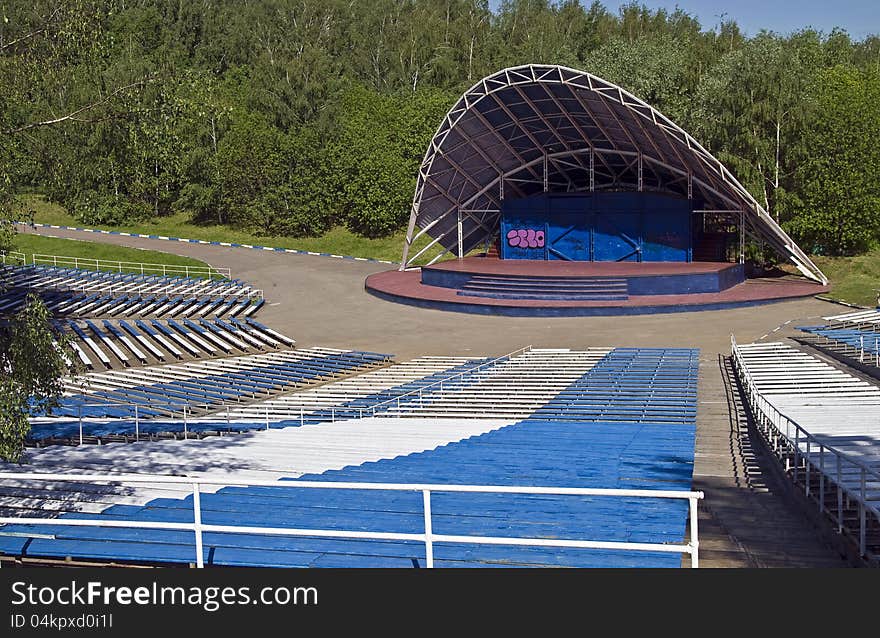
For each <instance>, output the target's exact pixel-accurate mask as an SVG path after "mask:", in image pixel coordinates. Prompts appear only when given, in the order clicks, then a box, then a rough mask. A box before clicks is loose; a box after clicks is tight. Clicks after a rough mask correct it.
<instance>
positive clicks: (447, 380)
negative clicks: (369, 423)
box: [368, 345, 532, 416]
mask: <svg viewBox="0 0 880 638" xmlns="http://www.w3.org/2000/svg"><path fill="white" fill-rule="evenodd" d="M531 349H532V346H531V345H528V346H525V347H522V348H519V349H517V350H514V351H513V352H509V353H507V354H505V355H501V356H500V357H496V358H494V359H492V360H490V361H485V362H483V363H481V364H479V365H476V366H474V367H473V368H468V369H467V370H462V371H461V372H458V373H456V374H453V375H451V376H448V377H444V378H443V379H440V380H439V381H434V382H433V383H429V384H428V385H425V386H421V387H419V388H416V389H415V390H410V391H409V392H405V393H403V394H401V395H399V396H396V397H394V398H392V399H388V400H387V401H382V402H380V403H376V404H374V405H372V406H370V407H369V408H368V410H370V413H371V416H375V415H376V408H379V407H380V406H384V405H391V404H394V403H396V404H397V408H398V409H400V400H401V399H403V398H404V397H414V396H416V395H418V397H419V401H420V402H421V400H422V394H423V393H424V391H425V390H429V388H434V387H436V388H438V389H439V390H440V392H442V391H443V384H444V383H446V384H451V382H452V380H453V379H463V378H464V377H466V376H469V375H472V374H474V373H476V372H477V371H478V370H482V369H483V368H488V367H492V366H496V365H498V364H499V363H503V362H505V361H509V360H510V359H512V358H514V357H515V356H517V355H520V354H525V353H526V352H529V351H531Z"/></svg>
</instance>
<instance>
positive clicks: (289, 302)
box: [28, 229, 840, 358]
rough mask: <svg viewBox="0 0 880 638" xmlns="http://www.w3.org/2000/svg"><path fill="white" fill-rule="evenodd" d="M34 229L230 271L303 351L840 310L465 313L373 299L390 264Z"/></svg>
mask: <svg viewBox="0 0 880 638" xmlns="http://www.w3.org/2000/svg"><path fill="white" fill-rule="evenodd" d="M28 232H37V233H38V234H44V235H53V236H56V237H65V238H70V239H82V240H87V241H100V242H102V243H111V244H117V245H121V246H131V247H135V248H148V249H152V250H161V251H165V252H170V253H174V254H179V255H184V256H187V257H194V258H196V259H200V260H202V261H206V262H208V263H210V264H211V265H213V266H226V267H229V268H230V269H231V270H232V275H233V277H240V278H243V279H246V280H248V281H249V282H251V283H253V284H254V285H256V286H257V287H259V288H262V289H263V290H264V292H265V296H266V300H267V306H268V307H266V308H265V309H264V310H261V311H260V313H259V317H258V318H259V319H260V320H263V321H264V322H265V323H267V324H270V325H271V326H273V327H274V328H276V329H280V331H281V332H283V333H285V334H289V335H290V336H291V337H293V338H294V339H296V340H297V344H298V345H301V346H303V347H308V346H312V345H323V346H328V347H340V348H346V347H352V348H361V349H365V350H374V351H377V352H389V353H394V354H397V355H398V356H400V357H406V358H408V357H414V356H420V355H469V354H479V355H484V354H485V355H499V354H505V353H507V352H511V351H513V350H516V349H518V348H521V347H522V346H525V345H529V344H531V345H533V346H535V347H572V348H585V347H590V346H668V347H698V348H700V349H701V350H704V351H705V352H706V353H707V354H713V353H718V352H727V351H729V349H730V334H731V332H732V333H734V334H735V335H736V338H737V339H738V340H740V341H742V342H749V341H753V340H755V339H757V338H759V337H761V336H762V335H764V334H766V333H767V332H769V331H771V330H773V329H774V328H776V327H777V326H779V325H780V324H783V323H784V322H786V321H789V320H791V319H798V320H805V319H808V318H813V319H815V318H817V317H819V316H820V315H822V314H828V312H829V311H833V310H836V309H839V308H840V306H837V305H834V304H830V303H827V302H823V301H819V300H816V299H813V298H807V299H800V300H794V301H787V302H782V303H777V304H769V305H764V306H755V307H750V308H738V309H732V310H716V311H703V312H693V313H672V314H658V315H639V316H632V317H545V318H530V317H492V316H481V315H464V314H458V313H452V312H445V311H442V310H426V309H422V308H415V307H411V306H405V305H401V304H394V303H389V302H387V301H383V300H381V299H377V298H375V297H373V296H371V295H369V294H367V293H366V292H365V291H364V279H365V278H366V277H367V275H369V274H371V273H374V272H379V271H382V270H387V269H389V268H391V267H392V266H388V265H386V264H377V263H370V262H359V261H350V260H342V259H333V258H329V257H317V256H312V255H295V254H285V253H272V252H263V251H255V250H252V249H247V248H229V247H223V246H210V245H202V244H188V243H177V242H168V241H161V240H155V239H142V238H134V237H122V236H118V235H97V234H92V233H85V232H81V231H70V230H68V231H64V230H58V229H37V230H36V231H33V230H30V231H28ZM795 323H797V322H795ZM774 338H775V337H774Z"/></svg>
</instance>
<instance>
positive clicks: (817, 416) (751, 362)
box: [733, 343, 880, 553]
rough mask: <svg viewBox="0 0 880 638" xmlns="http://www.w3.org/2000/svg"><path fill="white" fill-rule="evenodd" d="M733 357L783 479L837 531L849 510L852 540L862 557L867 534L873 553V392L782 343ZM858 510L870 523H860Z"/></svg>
mask: <svg viewBox="0 0 880 638" xmlns="http://www.w3.org/2000/svg"><path fill="white" fill-rule="evenodd" d="M733 354H734V361H735V362H736V365H737V371H738V374H739V375H740V379H741V381H742V383H743V386H744V387H745V388H746V391H747V397H748V399H749V402H750V405H751V407H752V409H753V411H754V412H755V415H756V420H757V422H758V425H759V428H760V429H761V431H762V433H763V434H764V437H765V438H766V439H767V441H768V443H769V445H770V446H771V448H772V449H773V451H774V452H775V453H776V454H777V456H779V458H780V460H781V461H782V462H783V463H784V465H785V467H786V470H788V471H789V473H790V476H792V477H793V478H794V480H795V481H796V482H802V483H803V484H804V487H805V489H806V492H807V494H808V495H810V496H813V497H815V498H816V500H817V501H819V504H820V507H822V508H823V510H824V511H826V513H828V514H829V516H831V517H832V519H835V520H837V521H838V524H839V525H840V527H841V528H842V529H846V528H847V527H848V525H850V524H853V520H852V519H850V518H848V513H847V511H846V510H849V509H851V507H853V508H855V509H856V510H857V513H856V514H855V517H856V520H855V522H854V525H855V529H854V531H853V532H852V535H853V536H854V537H856V538H858V537H859V536H862V541H861V543H862V545H863V547H862V548H861V549H862V551H863V553H865V552H868V551H870V547H867V548H866V547H865V543H866V542H867V543H868V544H870V542H871V540H872V536H871V535H872V534H873V543H874V550H873V551H874V552H877V551H880V388H878V387H877V386H876V385H874V384H873V383H869V382H867V381H864V380H862V379H860V378H858V377H855V376H853V375H851V374H849V373H847V372H844V371H843V370H839V369H837V368H835V367H833V366H831V365H830V364H828V363H825V362H824V361H821V360H820V359H817V358H816V357H813V356H810V355H809V354H807V353H805V352H802V351H800V350H797V349H795V348H793V347H791V346H789V345H787V344H784V343H756V344H746V345H735V346H734V348H733ZM838 489H840V490H841V494H845V497H842V498H840V500H839V499H838V496H837V495H835V491H836V490H838ZM853 503H855V505H852V504H853ZM860 507H864V509H863V510H862V511H861V512H858V510H859V508H860ZM866 511H867V512H872V513H873V518H872V519H869V520H868V521H867V522H866V523H865V524H862V523H860V522H859V517H862V516H864V512H866ZM866 527H867V532H865V531H864V530H865V528H866ZM860 528H861V529H860ZM872 530H873V531H872ZM865 534H867V537H866V536H865ZM865 538H867V541H866V540H865Z"/></svg>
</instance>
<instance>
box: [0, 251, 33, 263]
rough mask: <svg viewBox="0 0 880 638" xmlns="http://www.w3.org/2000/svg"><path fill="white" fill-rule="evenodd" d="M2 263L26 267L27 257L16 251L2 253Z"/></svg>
mask: <svg viewBox="0 0 880 638" xmlns="http://www.w3.org/2000/svg"><path fill="white" fill-rule="evenodd" d="M0 263H2V264H4V265H6V264H16V265H24V264H26V263H27V255H25V254H24V253H20V252H18V251H16V250H10V251H7V252H0Z"/></svg>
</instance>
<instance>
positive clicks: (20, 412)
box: [0, 295, 73, 462]
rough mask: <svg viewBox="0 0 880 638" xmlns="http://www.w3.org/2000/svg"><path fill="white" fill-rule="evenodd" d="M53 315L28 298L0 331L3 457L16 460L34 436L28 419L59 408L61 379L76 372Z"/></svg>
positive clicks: (0, 441) (0, 439)
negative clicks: (52, 323)
mask: <svg viewBox="0 0 880 638" xmlns="http://www.w3.org/2000/svg"><path fill="white" fill-rule="evenodd" d="M49 318H50V316H49V311H48V310H47V309H46V306H45V305H44V304H43V302H42V301H41V300H40V299H39V297H36V296H33V295H29V296H28V299H27V303H26V304H25V306H24V308H23V309H22V310H20V311H19V313H18V315H17V316H16V317H14V318H13V321H12V322H11V323H10V328H9V330H8V331H5V332H0V459H3V460H5V461H12V462H18V461H20V460H21V455H22V452H23V449H24V440H25V437H26V436H27V434H28V432H30V423H29V421H28V417H31V416H34V415H41V414H46V413H49V412H51V410H52V409H53V408H55V407H57V406H58V402H59V399H60V398H61V393H62V391H63V389H64V386H63V384H62V382H61V379H62V376H63V375H64V374H65V373H67V372H69V371H72V365H73V364H72V363H71V362H72V361H73V359H72V358H71V356H70V355H71V354H72V353H71V351H70V350H69V349H68V345H67V341H66V340H65V339H64V338H60V340H56V337H55V335H53V333H52V329H51V327H50V326H49Z"/></svg>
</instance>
